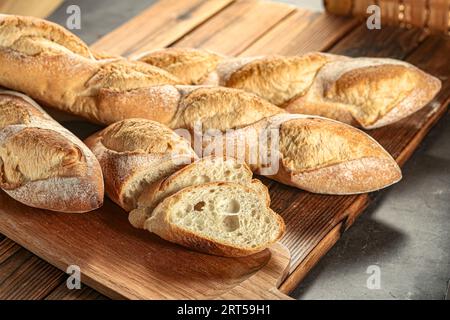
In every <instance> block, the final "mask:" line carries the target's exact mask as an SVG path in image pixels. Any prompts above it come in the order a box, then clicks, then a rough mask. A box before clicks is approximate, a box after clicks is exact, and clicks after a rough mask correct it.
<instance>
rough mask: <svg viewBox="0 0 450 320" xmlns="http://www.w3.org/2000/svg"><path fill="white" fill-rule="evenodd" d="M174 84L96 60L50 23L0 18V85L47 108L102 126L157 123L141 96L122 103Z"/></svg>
mask: <svg viewBox="0 0 450 320" xmlns="http://www.w3.org/2000/svg"><path fill="white" fill-rule="evenodd" d="M36 79H38V81H36ZM178 82H179V80H178V79H177V78H176V77H175V76H173V75H172V74H170V73H168V72H166V71H164V70H162V69H159V68H157V67H154V66H151V65H148V64H145V63H143V62H139V61H130V60H126V59H123V58H111V59H100V60H97V59H95V58H94V57H93V55H92V54H91V52H90V51H89V49H88V47H87V46H86V45H85V44H84V43H83V42H82V41H81V40H80V39H78V38H77V37H76V36H75V35H73V34H71V33H70V32H68V31H67V30H65V29H64V28H62V27H61V26H58V25H56V24H53V23H51V22H48V21H45V20H41V19H37V18H32V17H21V16H11V15H1V16H0V85H2V86H4V87H7V88H10V89H13V90H17V91H21V92H24V93H25V94H27V95H29V96H30V97H32V98H34V99H36V100H38V101H41V102H44V103H46V105H48V106H51V107H54V108H57V109H60V110H62V111H66V112H70V113H73V114H76V115H79V116H82V117H84V118H86V119H88V120H90V121H93V122H96V123H103V124H110V123H113V122H116V121H118V120H122V119H126V118H131V117H147V118H150V119H156V120H158V119H157V118H155V117H156V115H158V114H161V115H163V114H164V113H165V112H166V111H167V110H164V109H159V105H158V104H150V103H148V99H151V98H149V93H148V92H146V91H145V90H137V91H136V92H134V93H133V99H130V101H129V102H128V103H123V99H126V96H128V95H129V93H128V91H130V90H135V89H141V88H149V87H151V86H154V85H163V84H176V83H178ZM117 95H118V96H119V98H121V100H120V99H119V101H118V102H117V103H116V101H117V99H116V97H117ZM122 95H124V97H122ZM143 102H144V103H143ZM147 114H148V115H147Z"/></svg>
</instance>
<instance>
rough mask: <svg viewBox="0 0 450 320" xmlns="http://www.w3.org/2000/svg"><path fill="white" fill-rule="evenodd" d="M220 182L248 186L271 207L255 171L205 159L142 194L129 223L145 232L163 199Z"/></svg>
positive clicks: (230, 160) (220, 159)
mask: <svg viewBox="0 0 450 320" xmlns="http://www.w3.org/2000/svg"><path fill="white" fill-rule="evenodd" d="M220 181H222V182H225V181H233V182H237V183H241V184H244V185H248V186H249V187H250V188H252V189H255V190H257V192H258V194H260V195H262V196H263V197H264V199H266V201H267V202H268V205H269V203H270V197H269V195H268V191H267V188H266V186H264V185H263V184H261V183H257V182H255V181H257V180H254V181H252V171H251V170H250V168H249V167H248V166H247V165H246V164H245V163H239V162H238V161H237V160H236V159H234V158H228V159H224V158H223V157H206V158H203V159H200V160H198V161H196V162H194V163H192V164H190V165H187V166H186V167H184V168H182V169H180V170H178V171H176V172H175V173H173V174H172V175H171V176H169V177H166V178H164V179H161V180H160V181H159V182H157V183H154V184H152V185H150V186H149V187H148V188H147V189H146V190H144V191H143V192H142V193H141V196H140V197H139V200H138V208H137V209H135V210H132V211H131V212H130V215H129V217H128V219H129V221H130V223H131V224H132V225H133V226H134V227H136V228H144V223H145V220H147V219H148V218H149V217H150V216H151V213H152V211H153V209H154V208H155V207H156V205H157V204H158V203H159V202H160V201H161V200H162V199H164V198H166V197H168V196H170V195H172V194H174V193H176V192H178V191H180V190H181V189H183V188H186V187H189V186H195V185H200V184H203V183H209V182H220ZM258 182H259V181H258Z"/></svg>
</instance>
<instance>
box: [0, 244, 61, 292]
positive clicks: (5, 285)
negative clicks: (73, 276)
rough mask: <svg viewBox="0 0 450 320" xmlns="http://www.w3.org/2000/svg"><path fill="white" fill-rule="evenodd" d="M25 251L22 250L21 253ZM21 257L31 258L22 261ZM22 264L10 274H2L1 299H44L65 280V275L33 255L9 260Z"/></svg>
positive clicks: (16, 256)
mask: <svg viewBox="0 0 450 320" xmlns="http://www.w3.org/2000/svg"><path fill="white" fill-rule="evenodd" d="M23 251H25V250H24V249H21V252H23ZM19 256H29V258H28V259H26V260H22V259H20V258H19ZM9 260H10V261H14V264H18V263H19V262H22V263H20V266H19V267H17V268H15V269H14V270H13V272H11V273H10V274H5V272H2V274H1V279H2V282H1V284H0V299H21V300H22V299H27V300H29V299H42V298H44V297H45V296H46V295H48V294H49V293H50V292H51V291H53V290H54V289H55V288H56V287H57V286H58V285H59V284H60V283H61V280H62V279H63V278H64V274H63V273H62V272H61V271H60V270H58V269H57V268H55V267H53V266H52V265H50V264H48V263H47V262H46V261H44V260H42V259H40V258H38V257H36V256H34V255H32V254H31V253H29V252H27V254H25V253H24V254H23V255H20V254H19V253H16V254H15V255H14V256H12V257H11V259H9Z"/></svg>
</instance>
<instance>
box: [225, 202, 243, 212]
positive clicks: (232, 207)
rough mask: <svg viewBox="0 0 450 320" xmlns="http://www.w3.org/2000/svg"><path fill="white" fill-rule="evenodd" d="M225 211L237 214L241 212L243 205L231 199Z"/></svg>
mask: <svg viewBox="0 0 450 320" xmlns="http://www.w3.org/2000/svg"><path fill="white" fill-rule="evenodd" d="M224 209H225V212H226V213H232V214H236V213H238V212H239V210H241V205H240V204H239V202H238V201H237V200H235V199H231V200H229V201H228V203H227V205H226V206H225V208H224Z"/></svg>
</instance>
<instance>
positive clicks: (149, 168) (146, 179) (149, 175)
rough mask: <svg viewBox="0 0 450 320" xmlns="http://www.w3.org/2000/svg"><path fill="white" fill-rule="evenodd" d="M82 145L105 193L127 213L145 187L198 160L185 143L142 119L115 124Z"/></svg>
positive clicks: (156, 125)
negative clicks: (91, 158) (93, 158)
mask: <svg viewBox="0 0 450 320" xmlns="http://www.w3.org/2000/svg"><path fill="white" fill-rule="evenodd" d="M85 143H86V145H87V146H88V147H89V148H90V149H91V150H92V151H93V153H94V154H95V156H96V157H97V159H98V160H99V162H100V165H101V167H102V170H103V176H104V178H105V189H106V193H107V194H108V196H109V197H110V198H111V200H113V201H114V202H115V203H117V204H118V205H119V206H121V207H122V208H123V209H125V210H126V211H130V210H132V209H134V208H136V202H137V199H138V197H139V196H140V194H141V192H142V190H144V188H146V187H147V186H148V185H151V184H152V183H155V182H157V181H158V180H160V179H161V178H163V177H167V176H168V175H170V174H172V173H174V172H175V171H177V170H178V169H180V168H181V167H183V166H185V165H186V164H188V163H191V162H192V161H193V160H195V159H197V156H196V154H195V152H194V151H193V150H192V149H191V147H190V145H189V142H188V141H186V140H184V139H183V138H182V137H180V136H179V135H177V134H176V133H175V132H174V131H172V130H170V129H169V128H167V127H166V126H164V125H163V124H160V123H158V122H155V121H151V120H145V119H127V120H123V121H119V122H116V123H114V124H112V125H110V126H109V127H107V128H106V129H104V130H102V131H100V132H98V133H96V134H94V135H92V136H90V137H89V138H88V139H86V141H85Z"/></svg>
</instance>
